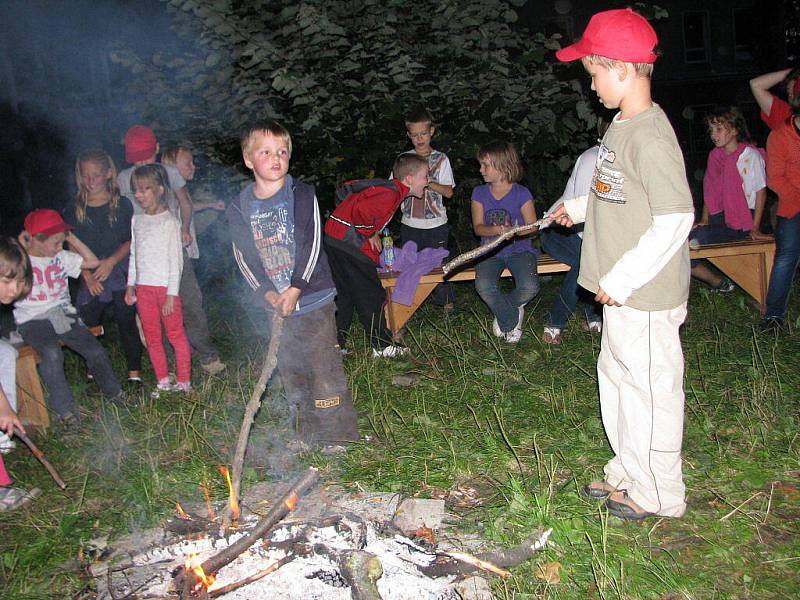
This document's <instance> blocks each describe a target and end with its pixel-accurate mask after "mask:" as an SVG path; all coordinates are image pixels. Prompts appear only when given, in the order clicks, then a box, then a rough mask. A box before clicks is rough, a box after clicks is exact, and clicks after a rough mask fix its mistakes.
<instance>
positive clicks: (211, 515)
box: [200, 483, 217, 521]
mask: <svg viewBox="0 0 800 600" xmlns="http://www.w3.org/2000/svg"><path fill="white" fill-rule="evenodd" d="M200 489H201V490H203V496H204V497H205V499H206V510H208V519H209V521H213V520H215V519H216V518H217V515H216V514H215V513H214V508H213V507H212V506H211V497H210V496H209V495H208V486H207V485H206V484H205V483H201V484H200Z"/></svg>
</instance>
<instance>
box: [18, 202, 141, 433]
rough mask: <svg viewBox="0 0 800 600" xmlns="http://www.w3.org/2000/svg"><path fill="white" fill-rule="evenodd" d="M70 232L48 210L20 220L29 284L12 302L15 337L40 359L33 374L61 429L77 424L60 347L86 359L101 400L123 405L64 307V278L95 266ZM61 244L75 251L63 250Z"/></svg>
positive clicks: (82, 329) (107, 368)
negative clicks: (28, 263)
mask: <svg viewBox="0 0 800 600" xmlns="http://www.w3.org/2000/svg"><path fill="white" fill-rule="evenodd" d="M70 228H71V227H70V225H68V224H67V223H65V222H64V220H63V219H62V218H61V215H60V214H58V213H57V212H56V211H54V210H50V209H49V208H42V209H37V210H34V211H33V212H31V213H29V214H28V216H26V217H25V230H24V231H23V232H22V233H20V235H19V242H20V244H21V245H22V246H23V247H24V248H25V250H27V252H28V256H29V257H30V260H31V272H32V274H33V282H32V283H33V285H32V287H31V291H30V293H28V295H27V296H25V297H24V298H22V299H21V300H18V301H17V302H15V303H14V321H15V322H16V324H17V329H18V330H19V334H20V335H21V336H22V339H23V340H24V341H25V343H26V344H28V345H29V346H31V347H32V348H33V349H34V350H36V352H37V353H38V354H39V356H40V357H41V362H40V363H39V373H40V375H41V377H42V381H44V383H45V386H46V387H47V392H48V404H49V405H50V408H51V409H52V410H53V411H54V412H55V413H56V415H57V416H58V418H59V419H60V420H61V421H62V422H63V423H64V424H65V425H72V424H75V423H77V421H78V412H77V410H76V407H75V398H74V397H73V396H72V390H71V389H70V387H69V383H68V382H67V379H66V376H65V375H64V353H63V351H62V350H61V344H64V345H65V346H67V347H68V348H71V349H72V350H74V351H75V352H77V353H78V354H80V355H81V356H82V357H83V358H84V359H86V364H87V365H88V367H89V373H91V374H92V376H93V377H94V380H95V382H97V385H98V387H99V388H100V390H101V391H102V392H103V395H104V396H105V397H106V399H108V400H109V401H111V402H115V403H117V404H124V403H125V401H126V400H127V397H126V395H125V392H123V391H122V388H121V387H120V384H119V381H118V380H117V377H116V376H115V375H114V370H113V369H112V367H111V361H110V360H109V358H108V355H107V354H106V351H105V350H104V349H103V346H101V345H100V342H98V341H97V339H95V337H94V336H93V335H92V333H91V332H90V331H89V330H88V329H87V328H86V326H85V325H84V324H83V323H82V322H81V321H80V319H78V314H77V311H76V310H75V307H74V306H72V303H71V302H70V297H69V285H68V282H67V278H68V277H78V276H80V273H81V269H94V268H95V267H97V265H98V263H99V261H98V260H97V257H96V256H95V255H94V253H93V252H92V251H91V250H90V249H89V248H88V246H86V244H84V243H83V242H82V241H80V240H79V239H78V238H77V237H76V236H75V235H74V234H73V233H72V232H71V231H70ZM65 241H68V242H69V244H70V247H72V248H73V249H74V250H75V252H71V251H69V250H64V242H65Z"/></svg>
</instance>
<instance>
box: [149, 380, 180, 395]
mask: <svg viewBox="0 0 800 600" xmlns="http://www.w3.org/2000/svg"><path fill="white" fill-rule="evenodd" d="M172 391H175V387H174V385H173V384H172V383H171V382H170V380H169V379H168V378H165V379H162V380H161V381H159V382H158V383H157V384H156V387H155V388H153V391H152V392H150V397H151V398H154V399H155V398H160V397H161V394H162V393H163V392H172Z"/></svg>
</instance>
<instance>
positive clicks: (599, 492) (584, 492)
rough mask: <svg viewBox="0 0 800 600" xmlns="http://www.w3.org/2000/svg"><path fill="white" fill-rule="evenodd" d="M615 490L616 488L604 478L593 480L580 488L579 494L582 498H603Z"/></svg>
mask: <svg viewBox="0 0 800 600" xmlns="http://www.w3.org/2000/svg"><path fill="white" fill-rule="evenodd" d="M616 491H617V488H615V487H614V486H612V485H611V484H610V483H608V482H607V481H605V480H602V481H593V482H592V483H590V484H588V485H585V486H583V487H582V488H581V490H580V494H581V496H583V497H584V498H591V499H592V500H605V499H606V498H608V497H609V496H610V495H611V494H613V493H614V492H616Z"/></svg>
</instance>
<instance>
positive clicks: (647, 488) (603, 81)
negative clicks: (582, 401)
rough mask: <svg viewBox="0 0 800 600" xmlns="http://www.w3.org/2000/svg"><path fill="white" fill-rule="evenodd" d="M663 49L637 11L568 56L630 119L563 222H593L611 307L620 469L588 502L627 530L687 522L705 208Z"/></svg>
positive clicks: (602, 294)
mask: <svg viewBox="0 0 800 600" xmlns="http://www.w3.org/2000/svg"><path fill="white" fill-rule="evenodd" d="M657 43H658V37H657V36H656V33H655V31H653V28H652V27H651V26H650V24H649V23H648V22H647V20H646V19H645V18H644V17H642V16H641V15H639V14H637V13H635V12H634V11H633V10H631V9H630V8H626V9H620V10H609V11H605V12H601V13H597V14H596V15H594V16H593V17H592V18H591V20H590V21H589V24H588V26H587V27H586V31H584V33H583V36H582V37H581V39H580V40H578V41H577V42H575V43H574V44H572V45H571V46H567V47H566V48H563V49H561V50H559V51H558V52H557V53H556V56H557V57H558V59H559V60H561V61H572V60H577V59H580V60H581V62H582V63H583V66H584V68H585V69H586V70H587V71H588V73H589V75H590V76H591V78H592V90H594V91H595V92H596V93H597V95H598V96H599V98H600V102H602V103H603V105H604V106H606V107H607V108H611V109H619V112H618V113H617V114H616V115H615V117H614V119H613V121H612V123H611V126H610V127H609V129H608V131H607V132H606V134H605V136H604V137H603V141H602V144H601V146H600V152H599V155H598V158H597V164H596V166H595V173H594V177H593V179H592V187H591V189H590V191H589V195H588V196H581V197H579V198H574V199H572V200H567V201H566V202H565V203H564V205H563V207H562V208H559V209H557V211H555V212H554V214H555V215H556V216H557V217H558V219H559V222H560V223H561V224H563V225H567V226H570V225H571V224H573V223H579V222H582V221H585V223H586V226H585V229H584V235H583V247H582V250H581V263H580V265H581V268H580V275H579V276H578V283H579V284H580V285H581V286H582V287H584V288H586V289H588V290H590V291H594V292H596V296H595V299H596V300H597V301H598V302H601V303H602V304H603V305H604V307H603V322H604V326H603V339H602V343H601V348H600V356H599V357H598V361H597V379H598V386H599V391H600V409H601V413H602V418H603V426H604V427H605V431H606V435H607V436H608V440H609V442H610V443H611V449H612V450H613V452H614V457H613V458H612V459H611V460H610V461H609V462H608V464H606V466H605V469H604V471H605V478H604V479H603V480H601V481H595V482H592V483H590V484H589V485H587V486H585V487H584V488H583V493H584V495H586V496H588V497H590V498H595V499H601V500H605V504H606V507H607V509H608V512H609V513H610V514H612V515H615V516H617V517H620V518H622V519H626V520H638V519H643V518H645V517H649V516H652V515H660V516H665V517H680V516H683V514H684V513H685V512H686V500H685V486H684V484H683V475H682V473H681V444H682V439H683V402H684V394H683V353H682V350H681V342H680V337H679V334H678V329H679V327H680V325H681V323H683V320H684V319H685V317H686V300H687V298H688V295H689V249H688V245H687V243H686V239H687V237H688V234H689V231H690V230H691V227H692V222H693V220H694V206H693V204H692V196H691V194H690V192H689V185H688V183H687V181H686V171H685V169H684V163H683V156H682V153H681V149H680V147H679V146H678V141H677V139H676V138H675V132H674V131H673V130H672V127H671V126H670V124H669V121H668V120H667V117H666V115H665V114H664V111H662V110H661V108H660V107H659V106H658V105H657V104H654V103H653V101H652V99H651V96H650V76H651V74H652V72H653V63H654V62H655V60H656V53H655V46H656V44H657Z"/></svg>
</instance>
